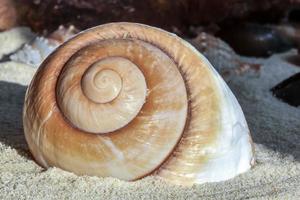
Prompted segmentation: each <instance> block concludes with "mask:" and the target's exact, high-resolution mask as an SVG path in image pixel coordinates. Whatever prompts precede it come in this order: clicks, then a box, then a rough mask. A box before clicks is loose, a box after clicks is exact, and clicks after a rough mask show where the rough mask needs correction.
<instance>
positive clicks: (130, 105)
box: [23, 23, 253, 185]
mask: <svg viewBox="0 0 300 200" xmlns="http://www.w3.org/2000/svg"><path fill="white" fill-rule="evenodd" d="M23 122H24V131H25V136H26V140H27V142H28V144H29V147H30V150H31V152H32V154H33V155H34V157H35V159H36V160H37V162H38V163H40V164H41V165H43V166H44V167H50V166H57V167H60V168H62V169H65V170H68V171H72V172H75V173H77V174H88V175H97V176H103V177H106V176H112V177H117V178H120V179H124V180H135V179H138V178H141V177H144V176H146V175H148V174H150V173H153V174H155V175H157V176H161V177H164V178H166V179H167V180H170V181H172V182H174V183H178V184H185V185H190V184H193V183H202V182H211V181H220V180H226V179H229V178H232V177H234V176H235V175H237V174H240V173H242V172H245V171H246V170H248V169H249V168H250V167H251V165H252V163H253V150H252V146H251V138H250V135H249V130H248V127H247V123H246V121H245V118H244V115H243V112H242V110H241V108H240V106H239V104H238V102H237V101H236V99H235V97H234V96H233V94H232V93H231V91H230V89H229V88H228V87H227V86H226V84H225V82H224V81H223V80H222V79H221V77H220V76H219V75H218V74H217V73H216V72H215V70H214V69H213V68H212V67H211V65H210V64H209V63H208V61H207V60H206V59H205V58H204V57H203V56H202V55H200V54H199V53H198V52H197V51H196V50H195V49H194V48H193V47H192V46H190V45H189V44H188V43H186V42H185V41H183V40H182V39H180V38H179V37H177V36H175V35H173V34H170V33H167V32H165V31H162V30H160V29H157V28H152V27H149V26H145V25H141V24H133V23H112V24H106V25H102V26H98V27H95V28H92V29H89V30H87V31H85V32H82V33H80V34H78V35H77V36H76V37H74V38H72V39H71V40H69V41H68V42H66V43H64V44H63V45H62V46H60V47H59V48H58V49H56V50H55V52H54V53H52V54H51V55H50V56H49V57H48V58H47V59H46V60H45V61H44V62H43V64H42V65H41V66H40V68H39V70H38V71H37V73H36V75H35V76H34V78H33V80H32V82H31V84H30V86H29V87H28V90H27V93H26V97H25V104H24V112H23Z"/></svg>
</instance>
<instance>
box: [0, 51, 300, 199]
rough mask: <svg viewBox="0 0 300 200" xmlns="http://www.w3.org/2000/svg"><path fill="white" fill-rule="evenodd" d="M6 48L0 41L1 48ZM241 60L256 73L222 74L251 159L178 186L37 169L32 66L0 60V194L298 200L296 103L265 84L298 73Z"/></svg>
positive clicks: (299, 116)
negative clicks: (29, 120) (224, 177)
mask: <svg viewBox="0 0 300 200" xmlns="http://www.w3.org/2000/svg"><path fill="white" fill-rule="evenodd" d="M1 48H5V47H3V46H2V47H1ZM290 54H295V51H290V52H288V53H286V54H280V55H273V56H272V57H270V58H267V59H255V58H241V59H242V60H245V61H247V62H249V63H259V64H261V69H260V71H259V73H258V74H251V73H249V74H248V73H245V74H243V75H240V76H238V75H237V76H234V77H232V78H231V79H230V80H228V84H229V87H230V88H231V89H232V91H233V93H234V94H235V95H236V97H237V99H238V100H239V102H240V104H241V106H242V108H243V111H244V113H245V116H246V119H247V121H248V125H249V128H250V130H251V134H252V138H253V141H254V142H255V152H256V165H255V166H254V167H253V169H251V170H250V171H248V172H246V173H244V174H241V175H239V176H237V177H236V178H234V179H231V180H228V181H224V182H219V183H207V184H202V185H194V186H192V187H182V186H178V185H172V184H170V183H167V182H165V181H163V180H161V179H159V178H156V177H153V176H150V177H146V178H144V179H141V180H138V181H135V182H125V181H120V180H118V179H114V178H99V177H88V176H77V175H75V174H73V173H70V172H66V171H63V170H61V169H58V168H50V169H47V170H45V169H43V168H42V167H40V166H39V165H38V164H37V163H35V161H34V160H33V158H32V156H31V154H30V152H29V149H28V146H27V144H26V141H25V138H24V133H23V129H22V107H23V101H24V95H25V91H26V87H27V85H28V84H29V82H30V80H31V78H32V76H33V74H34V72H35V70H36V69H35V68H34V67H31V66H28V65H25V64H21V63H16V62H12V61H7V60H6V61H2V62H1V63H0V92H1V94H0V199H125V200H126V199H150V200H151V199H299V198H300V108H296V107H292V106H290V105H288V104H286V103H284V102H281V101H279V100H278V99H276V98H274V97H273V96H272V94H271V92H270V88H272V87H273V86H275V85H276V84H278V83H279V82H281V81H282V80H284V79H286V78H288V77H289V76H291V75H293V74H295V73H296V72H299V71H300V67H296V66H294V65H292V64H289V63H287V62H286V61H285V60H284V59H283V57H284V56H285V55H290Z"/></svg>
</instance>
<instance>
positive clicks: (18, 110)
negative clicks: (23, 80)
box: [0, 81, 32, 159]
mask: <svg viewBox="0 0 300 200" xmlns="http://www.w3.org/2000/svg"><path fill="white" fill-rule="evenodd" d="M26 88H27V87H26V86H23V85H19V84H16V83H11V82H5V81H0V92H1V94H0V143H2V144H4V145H7V146H10V147H11V148H13V149H15V150H16V151H17V152H18V154H19V155H21V156H23V157H26V158H28V159H32V156H31V154H30V151H29V148H28V146H27V143H26V140H25V136H24V132H23V125H22V109H23V102H24V97H25V92H26Z"/></svg>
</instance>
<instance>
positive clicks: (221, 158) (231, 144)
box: [186, 42, 255, 184]
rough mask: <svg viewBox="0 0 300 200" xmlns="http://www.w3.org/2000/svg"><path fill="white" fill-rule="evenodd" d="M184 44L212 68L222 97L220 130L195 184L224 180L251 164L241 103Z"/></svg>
mask: <svg viewBox="0 0 300 200" xmlns="http://www.w3.org/2000/svg"><path fill="white" fill-rule="evenodd" d="M186 44H188V45H189V46H190V48H191V49H193V50H194V51H196V52H197V54H198V56H199V57H200V58H201V59H202V60H203V62H205V64H206V66H208V67H209V68H210V69H211V71H212V73H213V74H214V78H215V82H216V83H217V84H218V87H219V89H220V94H221V98H220V101H221V113H222V115H221V117H222V129H221V130H220V133H219V135H218V138H217V140H216V141H215V144H214V145H213V146H210V147H209V148H207V149H205V150H204V152H203V153H204V154H207V155H209V157H210V158H211V159H209V160H208V162H207V163H206V164H205V165H204V167H203V168H202V169H201V171H199V173H198V175H197V178H196V183H199V184H201V183H205V182H219V181H225V180H228V179H231V178H234V177H235V176H237V175H239V174H241V173H244V172H246V171H248V170H249V169H250V168H251V167H252V166H253V165H254V162H255V158H254V149H253V144H252V139H251V136H250V131H249V128H248V125H247V122H246V119H245V116H244V113H243V111H242V108H241V106H240V104H239V103H238V101H237V99H236V97H235V96H234V94H233V93H232V91H231V90H230V88H229V87H228V86H227V84H226V83H225V81H224V80H223V78H222V77H221V76H220V75H219V73H218V72H217V71H216V70H215V68H214V67H213V66H212V65H211V64H210V62H209V61H208V60H207V59H206V58H205V57H204V56H203V55H202V54H200V53H199V52H198V51H197V50H196V49H195V48H194V47H193V46H192V45H190V44H189V43H187V42H186Z"/></svg>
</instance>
